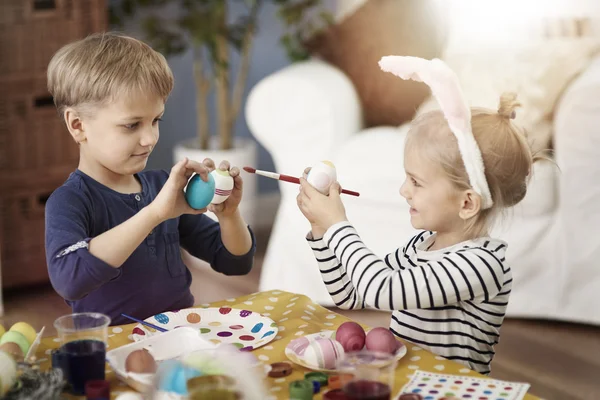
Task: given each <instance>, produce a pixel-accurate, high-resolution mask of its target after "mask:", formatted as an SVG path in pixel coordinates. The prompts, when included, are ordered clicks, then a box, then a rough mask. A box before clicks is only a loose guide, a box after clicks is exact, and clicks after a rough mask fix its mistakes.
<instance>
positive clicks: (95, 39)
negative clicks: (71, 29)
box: [48, 32, 173, 116]
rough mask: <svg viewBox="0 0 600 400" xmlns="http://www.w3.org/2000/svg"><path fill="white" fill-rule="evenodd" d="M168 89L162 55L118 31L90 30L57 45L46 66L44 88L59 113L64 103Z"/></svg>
mask: <svg viewBox="0 0 600 400" xmlns="http://www.w3.org/2000/svg"><path fill="white" fill-rule="evenodd" d="M171 90H173V73H172V72H171V69H170V68H169V65H168V64H167V61H166V60H165V58H164V57H163V56H162V55H161V54H160V53H158V52H156V51H155V50H153V49H152V48H151V47H150V46H148V45H147V44H146V43H144V42H142V41H140V40H137V39H134V38H132V37H129V36H125V35H122V34H119V33H114V32H108V33H96V34H93V35H90V36H88V37H86V38H85V39H82V40H79V41H76V42H73V43H70V44H68V45H66V46H64V47H62V48H61V49H59V50H58V51H57V52H56V53H55V54H54V56H53V57H52V60H50V64H49V65H48V91H49V92H50V94H52V96H53V97H54V104H55V105H56V108H57V110H58V112H59V114H60V115H61V116H62V115H63V114H64V111H65V109H66V108H67V107H79V108H83V107H88V106H91V105H102V104H104V103H106V102H108V101H112V100H114V99H115V98H116V97H117V96H121V95H128V94H132V93H136V94H143V95H144V94H146V95H147V94H154V95H156V96H159V97H160V98H162V99H163V100H164V101H166V100H167V98H168V97H169V94H170V93H171Z"/></svg>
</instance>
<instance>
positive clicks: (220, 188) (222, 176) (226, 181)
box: [210, 169, 233, 204]
mask: <svg viewBox="0 0 600 400" xmlns="http://www.w3.org/2000/svg"><path fill="white" fill-rule="evenodd" d="M210 174H211V175H212V176H213V178H214V179H215V195H214V196H213V198H212V200H211V203H212V204H221V203H222V202H224V201H225V200H227V198H229V196H230V195H231V192H232V191H233V178H232V177H231V175H229V171H223V170H221V169H215V170H214V171H212V172H211V173H210Z"/></svg>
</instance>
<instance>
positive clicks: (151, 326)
mask: <svg viewBox="0 0 600 400" xmlns="http://www.w3.org/2000/svg"><path fill="white" fill-rule="evenodd" d="M121 315H122V316H124V317H125V318H127V319H130V320H132V321H135V322H139V323H140V324H142V325H144V326H147V327H149V328H153V329H156V330H157V331H159V332H167V331H168V329H165V328H161V327H160V326H156V325H154V324H151V323H150V322H146V321H142V320H141V319H137V318H134V317H130V316H129V315H127V314H121Z"/></svg>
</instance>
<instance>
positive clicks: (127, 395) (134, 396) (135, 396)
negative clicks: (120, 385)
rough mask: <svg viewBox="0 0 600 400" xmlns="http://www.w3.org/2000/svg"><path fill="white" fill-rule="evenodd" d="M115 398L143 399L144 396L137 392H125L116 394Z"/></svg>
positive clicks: (117, 399) (121, 399)
mask: <svg viewBox="0 0 600 400" xmlns="http://www.w3.org/2000/svg"><path fill="white" fill-rule="evenodd" d="M115 400H144V397H143V396H142V395H141V394H140V393H137V392H125V393H121V394H120V395H118V396H117V398H116V399H115Z"/></svg>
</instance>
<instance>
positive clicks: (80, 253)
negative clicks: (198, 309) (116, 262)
mask: <svg viewBox="0 0 600 400" xmlns="http://www.w3.org/2000/svg"><path fill="white" fill-rule="evenodd" d="M136 176H137V178H138V180H139V181H140V183H141V185H142V191H141V192H140V193H132V194H123V193H119V192H116V191H114V190H112V189H110V188H108V187H106V186H104V185H102V184H101V183H99V182H97V181H96V180H94V179H93V178H91V177H89V176H88V175H86V174H84V173H83V172H81V171H79V170H76V171H75V172H73V173H72V174H71V175H70V176H69V178H68V179H67V181H66V182H65V183H64V184H63V185H62V186H61V187H59V188H58V189H56V190H55V191H54V193H53V194H52V196H50V198H49V199H48V202H47V203H46V260H47V262H48V273H49V275H50V281H51V283H52V286H53V287H54V289H55V290H56V291H57V292H58V294H60V295H61V296H62V297H63V298H64V299H65V300H66V301H67V303H68V304H69V305H70V306H71V307H72V308H73V312H101V313H103V314H106V315H108V316H109V317H110V318H111V319H112V322H111V324H112V325H117V324H124V323H129V322H130V321H128V320H126V319H125V318H123V317H121V313H125V314H128V315H131V316H134V317H137V318H141V319H144V318H147V317H150V316H152V315H155V314H157V313H161V312H165V311H169V310H177V309H181V308H186V307H191V306H193V305H194V297H193V296H192V293H191V291H190V283H191V281H192V276H191V274H190V271H189V270H188V269H187V267H186V266H185V264H184V263H183V260H182V258H181V252H180V246H181V247H183V248H184V249H186V250H187V251H189V252H190V254H192V255H193V256H195V257H198V258H200V259H202V260H204V261H206V262H208V263H209V264H210V265H211V267H212V268H213V269H214V270H215V271H218V272H221V273H223V274H225V275H244V274H247V273H248V272H250V270H251V268H252V263H253V260H254V253H255V250H256V244H255V238H254V235H253V234H252V231H251V230H250V228H248V230H250V235H251V237H252V247H251V249H250V251H249V252H248V253H247V254H245V255H242V256H236V255H233V254H231V253H230V252H229V251H228V250H227V249H226V248H225V246H224V245H223V242H222V240H221V230H220V226H219V224H218V223H217V222H216V221H214V220H212V219H211V218H210V217H208V216H206V215H189V214H185V215H182V216H181V217H179V218H174V219H170V220H167V221H165V222H163V223H161V224H160V225H158V226H157V227H155V228H154V230H153V231H152V232H151V233H150V234H149V235H148V237H146V239H145V240H144V241H143V242H142V244H140V246H138V248H137V249H135V251H134V252H133V253H132V254H131V256H130V257H129V258H128V259H127V260H126V261H125V263H123V265H122V266H121V267H120V268H113V267H111V266H110V265H108V264H107V263H105V262H104V261H102V260H100V259H99V258H97V257H95V256H93V255H92V254H91V253H90V252H89V251H88V243H89V241H90V240H91V239H92V238H94V237H96V236H98V235H100V234H102V233H104V232H106V231H108V230H110V229H112V228H114V227H115V226H117V225H119V224H121V223H123V222H125V221H127V220H128V219H129V218H131V217H132V216H134V215H135V214H136V213H137V212H138V211H140V210H141V209H142V208H143V207H145V206H147V205H148V204H150V203H151V202H152V201H153V200H154V199H155V198H156V196H157V194H158V192H159V191H160V189H161V188H162V187H163V185H164V184H165V182H166V181H167V178H168V176H169V175H168V173H167V172H166V171H148V172H142V173H140V174H137V175H136Z"/></svg>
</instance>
